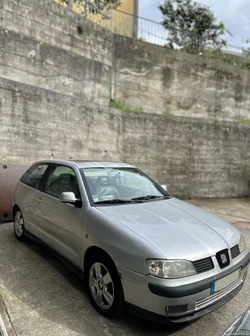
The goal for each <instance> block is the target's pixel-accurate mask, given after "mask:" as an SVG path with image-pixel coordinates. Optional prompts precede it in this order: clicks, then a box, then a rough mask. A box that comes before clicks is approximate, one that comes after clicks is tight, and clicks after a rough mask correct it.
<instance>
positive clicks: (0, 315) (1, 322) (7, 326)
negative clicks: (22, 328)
mask: <svg viewBox="0 0 250 336" xmlns="http://www.w3.org/2000/svg"><path fill="white" fill-rule="evenodd" d="M0 336H17V333H16V331H15V329H14V327H13V325H12V322H11V320H10V316H9V313H8V310H7V307H6V305H5V303H4V300H3V298H2V296H1V294H0Z"/></svg>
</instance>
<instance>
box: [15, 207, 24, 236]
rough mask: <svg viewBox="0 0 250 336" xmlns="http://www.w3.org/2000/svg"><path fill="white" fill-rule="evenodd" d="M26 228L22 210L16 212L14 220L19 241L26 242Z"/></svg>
mask: <svg viewBox="0 0 250 336" xmlns="http://www.w3.org/2000/svg"><path fill="white" fill-rule="evenodd" d="M24 232H25V227H24V219H23V214H22V212H21V210H17V211H16V212H15V218H14V233H15V236H16V238H17V239H18V240H20V241H24V240H25V235H24Z"/></svg>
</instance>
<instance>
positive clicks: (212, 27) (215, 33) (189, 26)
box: [159, 0, 231, 52]
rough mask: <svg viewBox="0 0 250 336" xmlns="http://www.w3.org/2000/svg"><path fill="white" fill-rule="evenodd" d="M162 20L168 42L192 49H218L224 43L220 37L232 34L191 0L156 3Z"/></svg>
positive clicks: (202, 6)
mask: <svg viewBox="0 0 250 336" xmlns="http://www.w3.org/2000/svg"><path fill="white" fill-rule="evenodd" d="M159 9H160V10H161V12H162V14H163V16H164V20H163V22H162V24H163V26H164V27H165V28H166V29H167V30H168V31H169V37H168V41H169V43H170V45H172V44H173V43H175V44H177V45H178V46H179V47H182V48H185V49H186V50H190V51H193V52H201V51H202V50H203V49H204V48H205V47H208V48H209V47H210V48H213V49H221V48H222V47H223V46H226V44H227V42H226V41H225V40H224V39H222V38H221V35H223V34H225V33H226V32H227V33H229V34H231V33H230V32H229V31H228V30H227V29H226V28H225V26H224V24H223V23H222V22H219V23H216V21H217V19H216V17H215V15H214V13H213V12H212V11H211V9H210V8H209V7H207V6H205V5H202V4H199V3H197V2H192V0H165V1H164V4H162V5H159Z"/></svg>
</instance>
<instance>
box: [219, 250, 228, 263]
mask: <svg viewBox="0 0 250 336" xmlns="http://www.w3.org/2000/svg"><path fill="white" fill-rule="evenodd" d="M220 258H221V262H222V264H223V265H225V264H226V263H227V256H226V255H225V253H222V254H221V255H220Z"/></svg>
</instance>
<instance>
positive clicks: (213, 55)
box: [202, 50, 250, 70]
mask: <svg viewBox="0 0 250 336" xmlns="http://www.w3.org/2000/svg"><path fill="white" fill-rule="evenodd" d="M202 56H203V57H205V58H209V59H214V60H221V61H223V62H225V63H227V64H230V65H233V66H236V67H239V68H241V69H249V70H250V59H246V60H244V61H243V59H242V56H240V55H239V56H237V55H230V54H227V55H225V54H223V52H222V51H220V50H215V51H211V50H204V51H203V53H202Z"/></svg>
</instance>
